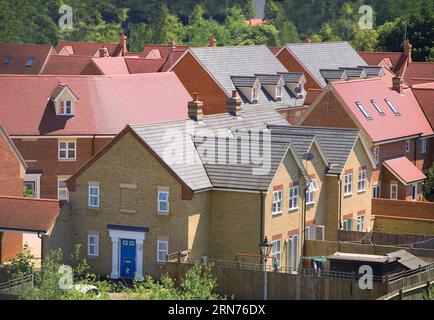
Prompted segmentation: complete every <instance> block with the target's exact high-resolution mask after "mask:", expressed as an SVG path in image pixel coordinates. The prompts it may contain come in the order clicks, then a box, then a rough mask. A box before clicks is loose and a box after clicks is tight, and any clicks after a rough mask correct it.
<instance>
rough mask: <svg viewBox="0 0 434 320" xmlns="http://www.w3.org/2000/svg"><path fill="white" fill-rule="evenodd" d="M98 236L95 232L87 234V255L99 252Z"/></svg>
mask: <svg viewBox="0 0 434 320" xmlns="http://www.w3.org/2000/svg"><path fill="white" fill-rule="evenodd" d="M98 246H99V236H98V235H97V234H88V235H87V255H88V256H92V257H97V256H98V254H99V252H98V251H99V248H98Z"/></svg>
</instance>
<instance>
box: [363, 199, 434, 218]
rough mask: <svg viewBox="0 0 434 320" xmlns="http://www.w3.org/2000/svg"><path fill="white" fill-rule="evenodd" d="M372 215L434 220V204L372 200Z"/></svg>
mask: <svg viewBox="0 0 434 320" xmlns="http://www.w3.org/2000/svg"><path fill="white" fill-rule="evenodd" d="M372 214H373V215H382V216H391V217H408V218H416V219H430V220H434V202H415V201H403V200H389V199H372Z"/></svg>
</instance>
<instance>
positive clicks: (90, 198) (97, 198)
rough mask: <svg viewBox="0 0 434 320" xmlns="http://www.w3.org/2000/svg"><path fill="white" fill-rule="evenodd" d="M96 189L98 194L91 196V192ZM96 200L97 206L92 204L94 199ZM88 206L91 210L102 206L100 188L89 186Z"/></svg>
mask: <svg viewBox="0 0 434 320" xmlns="http://www.w3.org/2000/svg"><path fill="white" fill-rule="evenodd" d="M92 189H95V190H97V191H98V192H97V193H96V194H91V190H92ZM93 198H96V200H97V203H96V204H92V201H91V200H92V199H93ZM87 205H88V206H89V208H99V206H100V188H99V186H97V185H89V186H88V200H87Z"/></svg>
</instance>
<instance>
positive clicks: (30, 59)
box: [26, 57, 35, 68]
mask: <svg viewBox="0 0 434 320" xmlns="http://www.w3.org/2000/svg"><path fill="white" fill-rule="evenodd" d="M34 61H35V57H30V58H28V59H27V62H26V67H27V68H31V67H32V66H33V62H34Z"/></svg>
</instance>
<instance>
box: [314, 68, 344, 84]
mask: <svg viewBox="0 0 434 320" xmlns="http://www.w3.org/2000/svg"><path fill="white" fill-rule="evenodd" d="M319 72H320V74H321V76H322V77H323V78H324V80H325V82H326V83H329V82H330V81H333V80H346V79H347V75H346V72H345V70H342V69H321V70H320V71H319Z"/></svg>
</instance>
